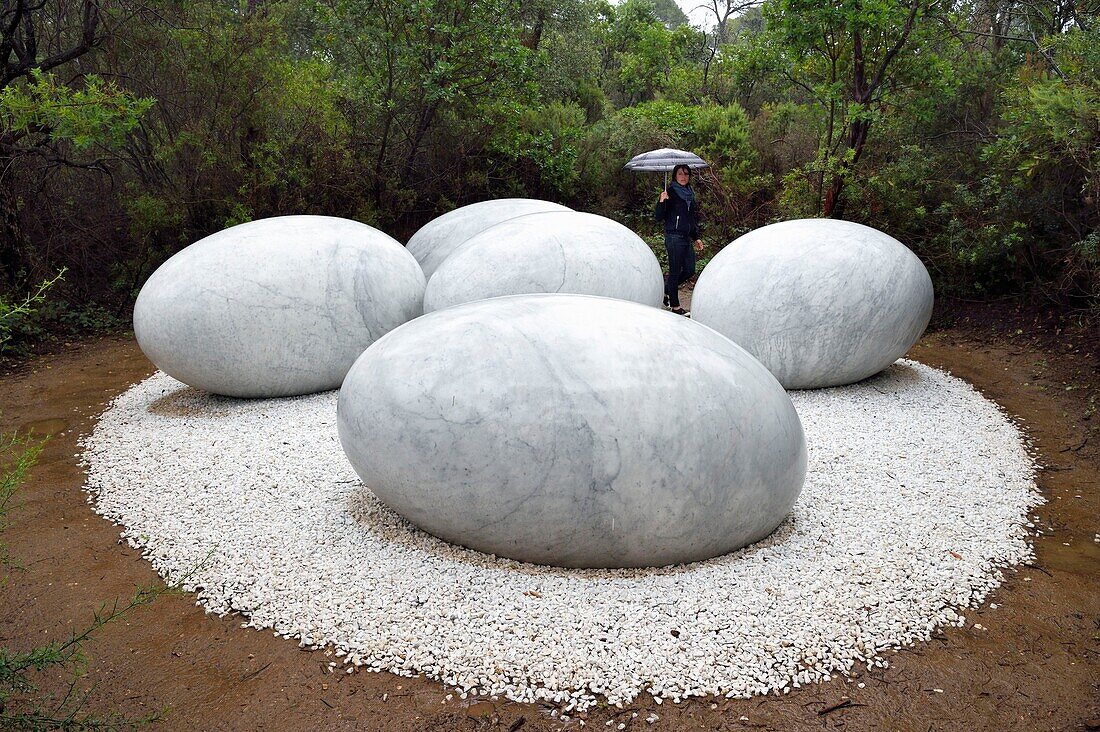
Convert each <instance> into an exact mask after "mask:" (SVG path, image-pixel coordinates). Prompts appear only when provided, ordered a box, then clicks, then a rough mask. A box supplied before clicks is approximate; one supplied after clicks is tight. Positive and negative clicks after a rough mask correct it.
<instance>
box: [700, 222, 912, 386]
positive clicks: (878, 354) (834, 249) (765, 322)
mask: <svg viewBox="0 0 1100 732" xmlns="http://www.w3.org/2000/svg"><path fill="white" fill-rule="evenodd" d="M932 300H933V293H932V280H931V278H930V277H929V276H928V271H927V270H926V269H925V267H924V265H923V264H922V263H921V261H920V259H918V258H917V256H916V255H915V254H913V253H912V252H911V251H909V249H908V248H906V247H905V245H904V244H902V243H901V242H899V241H898V240H897V239H894V238H893V237H891V236H888V235H887V234H884V233H882V232H881V231H878V230H876V229H872V228H871V227H869V226H863V225H861V224H854V223H852V222H849V221H835V220H832V219H801V220H797V221H784V222H781V223H778V224H771V225H770V226H764V227H762V228H760V229H756V230H755V231H751V232H749V233H748V234H745V235H744V236H742V237H740V238H738V239H736V240H734V241H733V242H731V243H730V244H729V245H728V246H727V247H726V248H725V249H723V250H722V251H721V252H719V254H718V256H716V257H715V258H714V259H713V260H711V262H710V264H708V265H707V266H706V268H705V269H704V270H703V272H702V274H700V275H699V281H698V283H697V284H696V285H695V291H694V293H693V294H692V301H691V305H692V313H691V317H692V319H694V320H697V321H698V322H700V323H703V324H704V325H708V326H710V327H711V328H714V329H715V330H717V331H718V332H719V333H722V334H724V335H726V336H728V337H729V338H731V339H733V340H734V341H735V342H736V343H737V344H739V345H740V346H742V347H744V348H745V350H747V351H748V352H749V353H751V354H753V355H754V356H756V357H757V358H758V359H759V360H760V361H761V363H763V364H764V365H765V366H767V367H768V368H769V369H770V370H771V372H772V373H773V374H775V376H776V378H777V379H779V381H780V383H782V384H783V386H784V387H786V388H788V389H813V388H819V387H826V386H840V385H843V384H851V383H854V382H856V381H860V380H862V379H865V378H867V377H868V376H871V375H872V374H875V373H878V372H879V371H881V370H882V369H884V368H886V367H887V366H889V365H890V364H892V363H893V362H894V361H896V360H897V359H899V358H901V357H902V356H903V355H905V352H906V351H908V350H909V348H910V347H911V346H912V345H913V344H914V343H916V341H917V339H918V338H920V336H921V334H922V333H923V332H924V329H925V328H926V327H927V326H928V321H929V319H930V318H931V316H932Z"/></svg>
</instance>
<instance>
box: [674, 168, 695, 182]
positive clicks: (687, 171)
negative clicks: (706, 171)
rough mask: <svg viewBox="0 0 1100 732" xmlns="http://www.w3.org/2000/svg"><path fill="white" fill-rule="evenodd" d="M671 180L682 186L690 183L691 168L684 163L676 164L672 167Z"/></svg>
mask: <svg viewBox="0 0 1100 732" xmlns="http://www.w3.org/2000/svg"><path fill="white" fill-rule="evenodd" d="M672 180H674V181H676V182H677V183H679V184H680V185H682V186H686V185H688V184H689V183H691V168H689V167H688V166H686V165H677V166H676V167H675V168H673V169H672Z"/></svg>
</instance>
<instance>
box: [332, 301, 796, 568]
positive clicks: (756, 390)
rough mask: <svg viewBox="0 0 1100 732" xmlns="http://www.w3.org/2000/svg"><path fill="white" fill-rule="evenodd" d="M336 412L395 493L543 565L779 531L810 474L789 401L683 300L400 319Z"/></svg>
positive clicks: (513, 304)
mask: <svg viewBox="0 0 1100 732" xmlns="http://www.w3.org/2000/svg"><path fill="white" fill-rule="evenodd" d="M337 425H338V428H339V434H340V441H341V444H342V446H343V448H344V451H345V453H346V454H347V455H348V458H349V460H350V462H351V464H352V466H353V467H354V468H355V471H356V473H358V475H359V476H360V478H361V479H362V480H363V482H364V484H365V485H367V486H368V487H369V488H370V489H371V490H372V491H373V492H374V493H375V495H377V496H378V497H379V498H380V499H381V500H382V501H383V502H385V503H386V504H387V505H389V506H390V507H391V508H393V509H394V510H395V511H397V512H398V513H400V514H401V515H403V516H405V517H406V518H407V519H409V520H410V521H412V522H413V523H415V524H417V525H418V526H420V527H421V528H423V529H425V530H426V531H428V532H430V533H432V534H435V535H436V536H438V537H440V538H443V539H445V540H447V541H450V542H453V543H456V544H461V545H463V546H468V547H472V548H474V549H478V550H480V551H484V552H489V553H493V554H496V555H499V556H504V557H509V558H512V559H518V560H521V561H528V562H535V563H539V564H553V565H559V566H569V567H637V566H659V565H666V564H674V563H680V562H691V561H696V560H700V559H706V558H709V557H713V556H716V555H719V554H724V553H726V552H729V551H732V550H734V549H737V548H739V547H742V546H744V545H746V544H749V543H751V542H754V541H757V540H759V539H762V538H763V537H765V536H767V535H768V534H769V533H771V532H772V530H774V529H775V527H776V526H778V525H779V524H780V523H781V522H782V521H783V518H784V517H785V516H786V515H787V512H788V511H789V510H790V508H791V506H792V505H793V503H794V501H795V499H796V498H797V497H798V494H799V492H800V491H801V489H802V483H803V480H804V478H805V473H806V445H805V438H804V436H803V433H802V426H801V424H800V422H799V419H798V415H797V414H796V413H795V410H794V406H793V405H792V404H791V401H790V399H789V397H788V396H787V395H786V393H785V392H784V391H783V389H782V388H781V387H780V385H779V383H778V382H777V381H776V380H775V378H774V377H772V376H771V374H769V373H768V371H767V370H766V369H765V368H764V367H763V366H761V365H760V364H759V363H758V362H757V361H756V360H755V359H753V358H752V357H751V356H749V354H748V353H746V352H745V351H744V350H743V349H741V348H740V347H738V346H737V345H735V344H734V343H732V342H731V341H729V340H728V339H726V338H724V337H723V336H721V335H719V334H718V333H716V332H714V331H713V330H711V329H709V328H706V327H704V326H702V325H699V324H698V323H693V322H691V321H690V320H686V319H684V318H682V317H680V316H677V315H673V314H671V313H666V312H662V311H661V310H658V309H656V308H652V307H647V306H643V305H639V304H637V303H632V302H626V301H622V300H613V299H609V298H596V297H587V296H581V295H556V294H555V295H521V296H512V297H502V298H493V299H490V300H481V301H478V302H473V303H467V304H465V305H460V306H456V307H454V308H449V309H447V310H442V311H439V312H436V313H431V314H429V315H425V316H424V317H422V318H418V319H417V320H415V321H413V322H411V323H408V324H407V325H405V326H403V327H401V328H399V329H397V330H395V331H394V332H393V333H390V334H389V335H388V336H386V337H384V338H382V339H380V340H379V341H378V342H376V343H375V344H374V345H373V346H371V347H370V348H369V349H367V351H365V352H364V353H363V355H362V356H361V357H360V358H359V360H357V361H356V363H355V365H354V366H353V367H352V369H351V370H350V371H349V372H348V376H347V378H346V379H345V381H344V385H343V387H342V388H341V391H340V398H339V406H338V409H337Z"/></svg>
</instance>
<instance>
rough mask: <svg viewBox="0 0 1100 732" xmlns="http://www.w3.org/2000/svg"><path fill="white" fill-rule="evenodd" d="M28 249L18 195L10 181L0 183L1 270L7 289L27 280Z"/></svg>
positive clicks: (28, 244) (11, 288)
mask: <svg viewBox="0 0 1100 732" xmlns="http://www.w3.org/2000/svg"><path fill="white" fill-rule="evenodd" d="M28 251H30V241H29V240H28V239H27V235H26V234H25V233H24V232H23V225H22V223H21V222H20V220H19V199H18V196H17V195H16V194H15V191H13V190H12V189H11V187H10V185H9V184H8V183H0V271H2V272H3V277H4V279H3V283H4V288H5V289H7V290H13V289H16V288H17V287H18V286H20V285H21V284H22V283H23V281H25V280H26V278H27V273H26V272H25V271H24V270H25V267H26V264H27V252H28Z"/></svg>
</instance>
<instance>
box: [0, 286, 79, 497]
mask: <svg viewBox="0 0 1100 732" xmlns="http://www.w3.org/2000/svg"><path fill="white" fill-rule="evenodd" d="M64 276H65V270H64V269H62V270H61V271H60V272H58V273H57V274H56V275H54V276H53V278H51V279H48V280H43V281H42V282H41V283H39V285H38V286H37V287H36V288H35V289H34V290H33V291H31V292H30V293H28V294H27V295H25V296H24V297H23V298H22V299H17V300H16V301H14V302H11V301H8V300H7V299H5V298H4V296H3V295H2V294H0V356H10V355H16V354H19V353H22V351H23V347H24V346H25V343H26V341H27V340H29V339H30V337H32V336H34V335H38V334H39V333H40V323H39V322H38V319H37V318H36V317H35V316H36V315H37V314H38V312H39V310H40V309H41V308H42V306H43V305H44V304H45V303H46V293H47V292H48V291H49V290H50V289H51V288H52V287H53V286H54V285H56V284H57V283H58V282H60V281H61V279H62V278H63V277H64ZM0 498H2V496H0Z"/></svg>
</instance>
